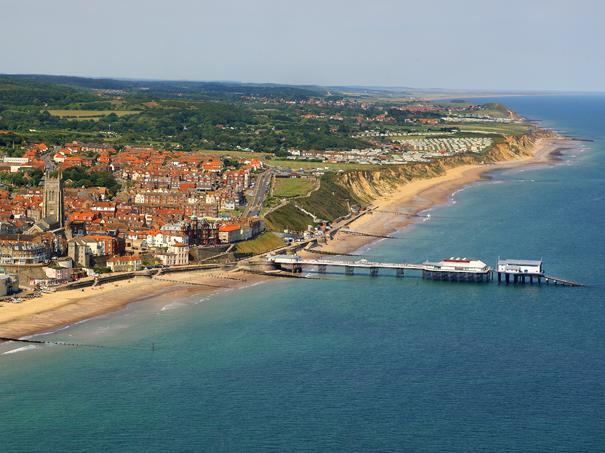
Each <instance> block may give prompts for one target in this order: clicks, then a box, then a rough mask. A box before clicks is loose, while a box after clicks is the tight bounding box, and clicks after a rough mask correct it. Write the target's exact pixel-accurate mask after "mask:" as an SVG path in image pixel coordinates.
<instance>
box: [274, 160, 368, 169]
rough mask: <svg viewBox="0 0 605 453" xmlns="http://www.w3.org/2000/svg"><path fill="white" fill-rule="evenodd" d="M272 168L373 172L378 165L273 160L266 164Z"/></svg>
mask: <svg viewBox="0 0 605 453" xmlns="http://www.w3.org/2000/svg"><path fill="white" fill-rule="evenodd" d="M266 164H267V165H269V166H272V167H282V168H290V169H292V170H318V171H338V170H371V169H372V168H376V167H377V166H376V165H365V164H349V163H346V164H345V163H343V164H330V163H328V162H308V161H304V160H288V159H273V160H270V161H268V162H266Z"/></svg>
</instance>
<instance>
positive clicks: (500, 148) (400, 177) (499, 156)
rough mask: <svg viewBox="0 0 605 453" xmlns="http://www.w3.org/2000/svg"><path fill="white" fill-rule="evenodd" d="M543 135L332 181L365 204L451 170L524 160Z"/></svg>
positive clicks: (507, 139)
mask: <svg viewBox="0 0 605 453" xmlns="http://www.w3.org/2000/svg"><path fill="white" fill-rule="evenodd" d="M545 134H546V133H545V132H536V133H533V134H530V135H520V136H505V137H503V138H502V140H501V141H498V142H496V143H494V144H493V145H492V147H491V148H490V149H489V150H488V151H486V152H484V153H481V154H463V155H458V156H451V157H446V158H443V159H436V160H434V161H432V162H427V163H415V164H407V165H390V166H384V167H382V168H380V169H372V170H358V171H348V172H346V173H342V174H340V175H339V176H338V177H337V181H336V182H337V183H338V184H339V185H342V186H343V187H345V188H346V189H347V191H349V192H350V193H351V194H353V195H354V197H355V198H356V199H358V200H360V201H362V202H364V203H366V204H368V203H370V202H371V201H372V200H374V199H376V198H378V197H381V196H385V195H388V194H390V193H393V192H394V191H396V190H397V188H398V187H400V186H401V184H405V183H406V182H409V181H414V180H418V179H426V178H432V177H435V176H439V175H441V174H443V173H445V172H446V171H447V170H448V169H450V168H453V167H458V166H460V165H467V164H479V163H493V162H499V161H507V160H513V159H519V158H522V157H527V156H529V155H531V153H532V147H533V145H534V144H535V142H536V140H537V139H538V138H539V137H543V136H545Z"/></svg>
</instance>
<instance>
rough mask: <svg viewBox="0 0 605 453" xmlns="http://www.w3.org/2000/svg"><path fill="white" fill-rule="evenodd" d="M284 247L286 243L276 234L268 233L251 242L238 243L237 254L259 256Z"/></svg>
mask: <svg viewBox="0 0 605 453" xmlns="http://www.w3.org/2000/svg"><path fill="white" fill-rule="evenodd" d="M283 245H284V241H283V240H282V239H281V238H280V237H279V236H277V235H275V234H274V233H270V232H266V233H263V234H261V235H260V236H257V237H256V238H254V239H251V240H249V241H244V242H239V243H237V244H236V246H235V252H236V253H241V254H254V255H259V254H261V253H266V252H269V251H271V250H274V249H276V248H279V247H282V246H283Z"/></svg>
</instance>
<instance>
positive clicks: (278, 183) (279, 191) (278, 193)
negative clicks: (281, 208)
mask: <svg viewBox="0 0 605 453" xmlns="http://www.w3.org/2000/svg"><path fill="white" fill-rule="evenodd" d="M314 187H315V181H314V180H312V179H309V178H275V181H274V182H273V196H274V197H281V198H293V197H303V196H305V195H307V194H308V193H309V192H310V191H311V190H313V188H314Z"/></svg>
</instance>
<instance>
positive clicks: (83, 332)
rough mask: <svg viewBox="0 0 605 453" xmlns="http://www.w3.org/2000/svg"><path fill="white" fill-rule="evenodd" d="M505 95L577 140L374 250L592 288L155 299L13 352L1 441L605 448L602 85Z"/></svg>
mask: <svg viewBox="0 0 605 453" xmlns="http://www.w3.org/2000/svg"><path fill="white" fill-rule="evenodd" d="M481 101H483V102H488V101H498V102H502V103H504V104H506V105H508V106H510V107H511V108H512V109H513V110H515V111H517V112H519V113H520V114H522V115H524V116H525V117H527V118H530V119H533V120H537V121H540V122H541V124H542V125H543V126H544V127H550V128H555V129H557V130H559V131H562V132H564V133H566V134H569V135H572V136H574V137H578V138H582V139H585V140H590V141H576V142H574V143H573V144H572V145H573V146H567V147H565V149H562V150H560V153H558V157H557V159H558V160H557V161H556V162H555V164H553V165H541V166H533V167H526V168H523V169H516V170H508V171H499V172H496V173H493V174H491V175H490V177H489V178H486V179H485V180H483V181H480V182H478V183H475V184H472V185H469V186H468V187H465V188H463V189H462V190H459V191H458V192H456V193H455V194H453V195H452V196H451V198H450V200H449V202H448V203H447V204H444V205H443V206H438V207H435V208H433V209H432V210H430V211H429V212H428V214H430V218H429V219H419V221H418V222H416V223H415V224H413V225H412V226H410V227H408V228H406V229H404V230H401V231H398V232H396V233H395V234H394V238H393V239H384V240H381V241H378V242H376V243H374V244H371V245H370V246H367V247H365V248H363V249H361V250H360V251H359V252H358V253H360V254H363V255H364V256H365V257H366V258H367V259H372V260H383V261H405V262H417V261H424V260H426V259H430V260H439V259H441V258H444V257H452V256H453V257H473V258H478V259H481V260H483V261H485V262H486V263H488V264H490V265H492V266H494V265H495V263H496V261H497V259H498V257H506V258H524V259H543V261H544V266H545V269H546V271H547V273H548V274H552V275H555V276H560V277H563V278H567V279H572V280H576V281H578V282H581V283H584V284H585V285H586V286H585V287H581V288H569V287H555V286H552V285H550V286H547V285H544V284H543V285H541V286H537V285H531V286H530V285H524V286H514V285H509V286H506V285H498V284H497V283H496V282H494V283H491V284H470V283H446V282H431V281H424V280H422V279H420V278H415V277H413V276H412V275H409V276H406V277H405V278H403V279H398V278H396V277H395V276H390V275H387V273H386V272H385V273H384V274H383V275H381V276H380V277H378V278H371V277H369V276H366V275H356V276H344V275H342V274H338V273H329V274H327V275H325V276H322V277H323V278H321V279H313V280H293V279H283V280H279V281H270V282H266V283H262V284H258V285H255V286H251V287H249V288H246V289H245V290H238V291H230V292H223V293H220V294H218V295H215V296H211V297H204V298H202V297H200V296H195V297H189V298H187V299H178V298H174V299H172V300H168V301H166V300H165V298H164V299H159V298H158V299H154V298H150V299H147V300H145V301H144V302H140V303H134V304H131V305H129V306H128V307H127V308H126V309H124V310H122V311H120V312H117V313H113V314H110V315H107V316H103V317H99V318H95V319H92V320H88V321H85V322H82V323H79V324H76V325H73V326H70V327H68V328H66V329H63V330H59V331H57V332H54V333H50V334H46V335H41V336H37V337H35V338H36V339H41V340H48V341H53V342H67V343H72V344H78V345H79V346H77V347H74V346H62V345H23V344H8V345H3V346H2V349H1V350H0V451H1V452H30V451H41V452H42V451H43V452H63V451H104V452H114V451H115V452H126V451H127V452H155V451H158V452H165V451H212V452H215V451H235V452H237V451H288V452H290V451H293V452H296V451H305V452H306V451H347V452H351V451H423V452H424V451H440V452H445V451H447V452H456V451H515V452H517V451H523V452H533V451H536V452H543V451H570V452H578V451H582V452H588V451H595V452H596V451H603V450H604V449H605V267H604V263H605V240H604V239H603V238H604V235H605V96H604V95H582V96H576V95H569V96H531V97H529V96H528V97H523V96H519V97H506V98H502V99H498V98H494V99H481Z"/></svg>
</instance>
